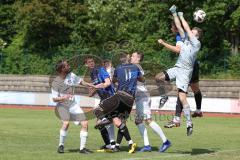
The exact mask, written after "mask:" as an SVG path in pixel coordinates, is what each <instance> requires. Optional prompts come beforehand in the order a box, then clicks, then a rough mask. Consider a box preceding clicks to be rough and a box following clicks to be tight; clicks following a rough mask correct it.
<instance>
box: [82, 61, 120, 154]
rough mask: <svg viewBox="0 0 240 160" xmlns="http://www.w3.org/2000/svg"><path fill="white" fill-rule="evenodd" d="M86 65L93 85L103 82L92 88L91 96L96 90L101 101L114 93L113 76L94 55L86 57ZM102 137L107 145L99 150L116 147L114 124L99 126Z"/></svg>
mask: <svg viewBox="0 0 240 160" xmlns="http://www.w3.org/2000/svg"><path fill="white" fill-rule="evenodd" d="M85 65H86V66H87V67H88V69H89V71H90V78H91V81H92V83H93V85H99V84H101V85H102V87H101V88H99V89H98V90H94V89H93V88H92V91H93V92H92V93H90V94H91V96H92V95H93V94H94V93H95V92H96V93H97V94H98V96H99V97H100V101H103V100H104V99H107V98H109V97H111V96H113V95H114V93H115V90H114V88H113V85H112V83H111V77H110V75H109V74H108V72H107V71H106V70H105V68H104V67H101V66H96V65H95V61H94V59H93V58H92V57H87V58H86V59H85ZM99 130H100V132H101V135H102V138H103V140H104V143H105V145H104V146H102V147H101V148H100V149H99V150H97V152H110V151H111V149H112V148H114V147H115V139H114V126H113V125H112V124H110V125H108V126H106V127H105V126H103V127H100V128H99Z"/></svg>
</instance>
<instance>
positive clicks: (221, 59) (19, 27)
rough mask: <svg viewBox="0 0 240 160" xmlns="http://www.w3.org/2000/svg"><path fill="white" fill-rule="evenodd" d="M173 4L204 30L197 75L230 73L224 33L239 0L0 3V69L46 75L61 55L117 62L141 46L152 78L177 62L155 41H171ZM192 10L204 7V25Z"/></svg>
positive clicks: (238, 11)
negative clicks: (2, 43) (4, 44)
mask: <svg viewBox="0 0 240 160" xmlns="http://www.w3.org/2000/svg"><path fill="white" fill-rule="evenodd" d="M172 4H176V5H177V6H178V8H179V10H181V11H183V12H184V15H185V17H186V19H187V20H188V21H189V24H190V26H197V27H200V28H202V29H203V30H204V36H203V39H202V40H201V42H202V49H201V51H200V53H199V60H200V62H201V65H200V66H201V74H203V75H209V74H218V73H229V72H230V71H232V70H233V69H234V68H233V67H234V66H235V65H233V64H235V63H237V62H238V61H237V60H239V59H236V62H233V60H232V58H229V57H231V45H232V44H231V43H232V42H231V41H230V40H229V37H228V35H229V34H230V33H234V34H239V32H240V29H239V26H240V24H239V23H240V22H239V20H240V6H239V1H235V0H217V1H216V0H200V1H191V2H189V1H180V0H177V1H176V0H175V1H173V0H171V1H161V2H159V1H155V0H154V1H153V0H151V1H150V0H147V1H146V0H139V1H135V0H121V1H120V0H97V1H96V0H62V1H59V0H51V1H47V0H27V1H26V0H16V1H14V0H11V1H9V0H8V1H1V6H0V17H1V22H0V28H1V31H0V38H1V39H2V40H4V41H6V42H7V43H8V45H7V48H5V49H4V48H2V49H1V53H4V57H3V59H1V73H15V74H48V73H50V72H51V69H52V67H53V66H54V63H55V62H56V61H57V60H59V59H61V58H66V59H69V58H71V57H73V56H76V55H79V54H93V55H96V56H99V57H100V58H108V59H114V60H116V59H117V58H116V57H117V55H118V54H119V53H120V52H123V51H124V52H127V53H131V52H132V51H134V50H140V51H142V52H143V53H144V54H145V61H144V63H143V67H144V69H145V70H148V71H149V72H148V73H149V75H150V76H154V75H155V74H156V73H157V72H159V71H162V70H163V69H166V68H169V67H171V66H173V65H174V63H175V62H176V58H177V56H176V55H175V54H173V53H171V52H170V51H168V50H166V49H164V48H163V47H160V46H159V44H158V43H157V40H158V39H159V38H162V39H164V40H165V41H167V42H169V43H171V44H173V45H174V44H175V38H174V35H173V34H172V33H171V30H170V22H171V21H172V19H171V15H170V13H169V11H168V8H169V7H170V6H171V5H172ZM196 8H202V9H203V10H204V11H206V13H207V19H206V21H205V22H204V23H196V22H193V20H192V19H193V18H192V13H193V12H194V10H195V9H196ZM106 46H108V47H109V46H110V48H108V49H106ZM236 67H237V66H236ZM232 73H233V74H235V72H232ZM236 74H237V73H236Z"/></svg>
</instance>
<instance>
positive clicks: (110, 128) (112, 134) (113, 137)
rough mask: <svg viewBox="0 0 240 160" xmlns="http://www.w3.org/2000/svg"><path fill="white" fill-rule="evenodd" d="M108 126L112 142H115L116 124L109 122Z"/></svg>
mask: <svg viewBox="0 0 240 160" xmlns="http://www.w3.org/2000/svg"><path fill="white" fill-rule="evenodd" d="M106 128H107V131H108V134H109V139H110V142H114V141H115V133H114V125H113V124H109V125H108V126H106Z"/></svg>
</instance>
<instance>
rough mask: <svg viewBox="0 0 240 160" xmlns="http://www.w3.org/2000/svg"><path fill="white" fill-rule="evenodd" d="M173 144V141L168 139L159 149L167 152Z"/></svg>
mask: <svg viewBox="0 0 240 160" xmlns="http://www.w3.org/2000/svg"><path fill="white" fill-rule="evenodd" d="M171 145H172V144H171V142H170V141H169V140H167V141H166V142H164V143H163V144H162V146H161V147H160V149H159V152H165V151H166V150H167V149H168V148H169V147H171Z"/></svg>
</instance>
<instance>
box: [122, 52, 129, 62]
mask: <svg viewBox="0 0 240 160" xmlns="http://www.w3.org/2000/svg"><path fill="white" fill-rule="evenodd" d="M120 62H121V63H127V62H128V55H127V54H126V53H124V52H122V53H120Z"/></svg>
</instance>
